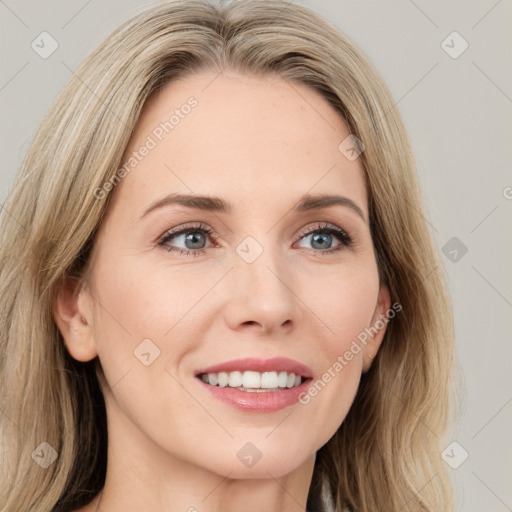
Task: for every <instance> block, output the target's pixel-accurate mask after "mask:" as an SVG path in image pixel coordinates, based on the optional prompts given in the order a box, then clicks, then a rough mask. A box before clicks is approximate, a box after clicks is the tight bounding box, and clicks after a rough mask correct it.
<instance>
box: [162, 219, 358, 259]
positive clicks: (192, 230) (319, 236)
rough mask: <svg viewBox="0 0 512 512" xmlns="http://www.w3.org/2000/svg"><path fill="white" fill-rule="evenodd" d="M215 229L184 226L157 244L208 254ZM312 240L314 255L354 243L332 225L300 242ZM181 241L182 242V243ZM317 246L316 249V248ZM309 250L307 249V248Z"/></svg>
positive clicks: (313, 231)
mask: <svg viewBox="0 0 512 512" xmlns="http://www.w3.org/2000/svg"><path fill="white" fill-rule="evenodd" d="M212 234H213V229H211V228H210V227H209V226H207V225H206V224H203V223H200V224H196V225H192V226H184V227H181V228H177V229H173V230H171V231H168V232H167V233H165V235H164V236H163V237H162V238H161V239H160V240H159V241H158V242H157V245H158V246H159V247H162V248H164V249H165V250H166V251H168V252H171V251H172V252H177V253H179V254H180V255H186V256H199V255H201V254H204V253H205V252H206V249H207V248H208V247H205V244H206V239H207V238H208V237H211V236H212ZM333 237H334V238H335V239H337V240H338V242H339V243H338V245H336V246H334V247H330V246H331V244H332V243H333ZM307 238H311V242H310V243H311V244H312V245H313V248H312V249H309V250H310V251H311V252H313V253H314V254H332V253H333V252H336V251H339V250H341V249H343V248H345V247H350V246H351V245H352V243H353V241H352V239H351V238H350V236H349V235H347V233H346V232H345V231H344V230H343V229H341V228H339V227H337V226H335V225H332V224H323V225H317V226H315V227H314V229H311V228H309V231H304V232H302V233H301V234H300V240H305V239H307ZM180 239H181V241H180ZM173 240H177V241H179V242H180V243H181V244H184V245H185V247H176V246H175V245H174V244H172V245H171V244H170V242H172V241H173ZM315 246H316V247H315ZM306 249H307V247H306Z"/></svg>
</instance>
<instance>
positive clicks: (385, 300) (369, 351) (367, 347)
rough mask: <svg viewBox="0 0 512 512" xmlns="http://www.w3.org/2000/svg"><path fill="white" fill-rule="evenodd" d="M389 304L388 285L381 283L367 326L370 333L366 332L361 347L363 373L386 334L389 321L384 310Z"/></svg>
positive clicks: (367, 368)
mask: <svg viewBox="0 0 512 512" xmlns="http://www.w3.org/2000/svg"><path fill="white" fill-rule="evenodd" d="M390 304H391V298H390V294H389V290H388V287H387V286H386V285H384V284H381V286H380V290H379V297H378V300H377V305H376V306H375V311H374V313H373V317H372V320H371V323H370V326H369V327H368V331H369V333H370V334H368V338H367V339H366V342H365V344H364V348H363V373H365V372H367V371H368V370H369V369H370V366H371V365H372V362H373V359H374V358H375V356H376V355H377V352H378V351H379V348H380V345H381V343H382V340H383V339H384V334H386V328H387V325H388V321H389V319H388V318H387V316H386V311H388V310H389V307H390Z"/></svg>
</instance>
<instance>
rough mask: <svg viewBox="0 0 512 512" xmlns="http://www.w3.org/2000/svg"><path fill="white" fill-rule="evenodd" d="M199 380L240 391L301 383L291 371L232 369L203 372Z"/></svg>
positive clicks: (261, 389)
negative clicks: (242, 370)
mask: <svg viewBox="0 0 512 512" xmlns="http://www.w3.org/2000/svg"><path fill="white" fill-rule="evenodd" d="M201 380H202V381H203V382H206V383H207V384H211V385H212V386H220V387H221V388H224V387H226V386H228V387H230V388H238V389H239V390H240V391H266V390H268V391H275V390H278V389H280V388H294V387H297V386H299V385H300V384H301V382H302V378H301V376H300V375H295V374H294V373H293V372H290V373H288V372H254V371H249V370H248V371H245V372H240V371H234V372H229V373H227V372H219V373H203V374H202V375H201Z"/></svg>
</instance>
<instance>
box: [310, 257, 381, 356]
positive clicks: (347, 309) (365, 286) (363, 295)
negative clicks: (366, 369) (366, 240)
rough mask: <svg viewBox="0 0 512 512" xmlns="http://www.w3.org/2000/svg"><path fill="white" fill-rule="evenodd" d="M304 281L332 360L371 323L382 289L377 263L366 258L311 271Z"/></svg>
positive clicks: (323, 344)
mask: <svg viewBox="0 0 512 512" xmlns="http://www.w3.org/2000/svg"><path fill="white" fill-rule="evenodd" d="M306 276H307V277H306ZM301 281H302V290H303V292H302V293H303V295H301V296H304V297H307V302H306V303H307V305H308V306H309V307H310V309H311V310H312V311H313V312H314V314H315V316H316V317H317V319H318V321H319V322H320V323H321V324H322V325H321V331H322V332H323V333H325V334H323V335H321V336H318V341H319V343H322V349H323V352H324V355H328V356H329V358H330V359H333V358H335V357H336V355H338V354H339V353H340V351H344V350H346V349H347V348H348V346H349V345H350V344H351V342H352V341H353V340H354V339H356V338H357V336H358V335H359V334H360V333H361V332H362V331H364V329H365V328H366V327H368V326H369V325H370V322H371V319H372V316H373V314H374V312H375V307H376V305H377V299H378V291H379V281H378V272H377V268H376V265H375V262H374V261H372V260H369V259H368V260H366V259H364V261H363V260H361V262H357V264H353V265H351V266H349V265H346V266H341V265H340V266H339V267H338V268H336V269H332V270H329V272H322V271H321V270H320V271H317V272H315V273H314V274H313V275H312V274H311V272H310V273H309V275H308V274H304V277H302V278H301ZM312 317H313V316H312ZM306 328H307V326H306Z"/></svg>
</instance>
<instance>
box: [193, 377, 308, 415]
mask: <svg viewBox="0 0 512 512" xmlns="http://www.w3.org/2000/svg"><path fill="white" fill-rule="evenodd" d="M198 383H199V385H201V386H205V387H206V389H207V390H208V391H209V392H210V393H211V394H212V395H213V396H214V397H215V398H217V399H218V400H221V401H222V402H224V403H226V404H228V405H231V406H232V407H236V408H237V409H240V410H242V411H244V412H259V413H264V412H274V411H278V410H280V409H284V408H285V407H288V406H290V405H296V404H297V403H298V401H299V398H300V395H302V394H305V393H307V389H308V388H309V386H310V385H311V384H312V383H313V379H308V380H306V381H304V382H302V384H301V385H300V386H297V387H296V388H289V389H288V388H283V389H282V391H266V392H261V393H258V392H250V391H239V390H238V389H235V388H230V387H225V388H221V387H219V386H211V385H210V384H206V382H203V381H202V380H201V379H198Z"/></svg>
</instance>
